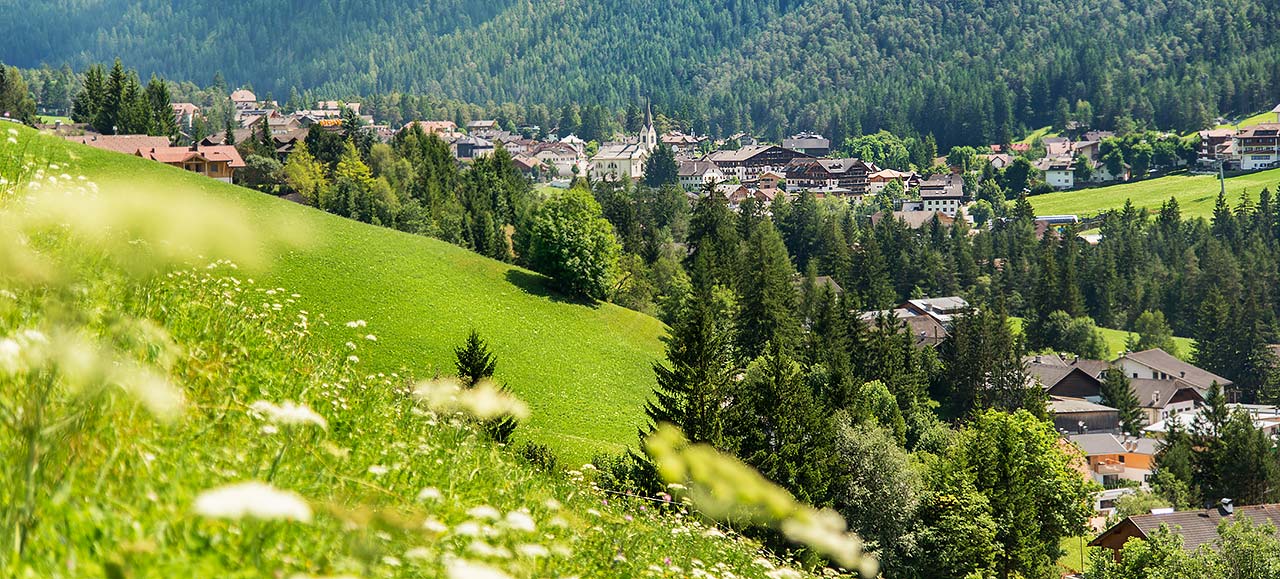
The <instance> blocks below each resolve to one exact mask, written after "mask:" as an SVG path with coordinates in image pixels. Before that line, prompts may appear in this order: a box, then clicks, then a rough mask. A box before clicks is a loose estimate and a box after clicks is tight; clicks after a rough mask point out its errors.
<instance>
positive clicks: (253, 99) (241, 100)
mask: <svg viewBox="0 0 1280 579" xmlns="http://www.w3.org/2000/svg"><path fill="white" fill-rule="evenodd" d="M231 105H232V106H234V107H235V108H237V109H256V108H258V97H257V95H255V94H253V92H252V91H249V90H247V89H243V88H242V89H239V90H235V91H232V92H231Z"/></svg>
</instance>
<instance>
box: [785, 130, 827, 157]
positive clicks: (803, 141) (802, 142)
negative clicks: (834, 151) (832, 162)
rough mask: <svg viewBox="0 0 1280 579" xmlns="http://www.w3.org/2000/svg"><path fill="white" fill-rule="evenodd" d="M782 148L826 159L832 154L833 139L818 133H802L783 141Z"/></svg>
mask: <svg viewBox="0 0 1280 579" xmlns="http://www.w3.org/2000/svg"><path fill="white" fill-rule="evenodd" d="M782 148H784V149H791V150H793V151H799V152H801V153H804V154H806V155H812V156H814V157H825V156H827V154H829V153H831V139H828V138H826V137H823V136H822V135H819V134H817V133H800V134H798V135H792V136H790V137H787V138H785V139H783V140H782Z"/></svg>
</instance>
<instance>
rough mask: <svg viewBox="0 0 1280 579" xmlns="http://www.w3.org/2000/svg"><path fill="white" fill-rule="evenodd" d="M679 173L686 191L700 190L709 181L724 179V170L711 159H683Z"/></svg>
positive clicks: (681, 183)
mask: <svg viewBox="0 0 1280 579" xmlns="http://www.w3.org/2000/svg"><path fill="white" fill-rule="evenodd" d="M678 174H679V178H680V186H681V187H683V188H684V190H685V191H698V190H700V189H702V188H703V187H705V186H706V185H707V183H715V182H717V181H724V172H723V171H721V170H720V167H717V166H716V164H715V163H712V162H711V161H682V162H681V163H680V168H679V171H678Z"/></svg>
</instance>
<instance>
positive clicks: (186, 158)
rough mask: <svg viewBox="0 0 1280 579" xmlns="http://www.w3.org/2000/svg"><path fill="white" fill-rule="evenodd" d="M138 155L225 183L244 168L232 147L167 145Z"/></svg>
mask: <svg viewBox="0 0 1280 579" xmlns="http://www.w3.org/2000/svg"><path fill="white" fill-rule="evenodd" d="M136 155H137V156H139V157H142V158H144V159H150V160H152V161H157V162H160V163H164V164H166V165H170V166H173V167H177V168H179V169H184V170H187V171H191V172H192V173H199V174H201V175H204V176H206V177H209V178H210V179H217V180H219V181H222V182H224V183H231V182H232V180H233V178H234V176H235V171H236V169H240V168H243V167H244V159H241V158H240V152H239V151H237V150H236V148H235V147H232V146H230V145H214V146H207V147H201V146H199V145H192V146H190V147H170V146H168V144H166V145H165V146H164V147H153V148H151V149H146V150H143V149H139V150H138V151H137V153H136Z"/></svg>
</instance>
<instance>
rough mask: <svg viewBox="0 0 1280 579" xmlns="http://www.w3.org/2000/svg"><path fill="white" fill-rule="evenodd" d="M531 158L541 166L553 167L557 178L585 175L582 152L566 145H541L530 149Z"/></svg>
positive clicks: (585, 166) (585, 167)
mask: <svg viewBox="0 0 1280 579" xmlns="http://www.w3.org/2000/svg"><path fill="white" fill-rule="evenodd" d="M531 156H532V157H533V158H535V159H537V160H538V162H540V163H542V164H543V165H549V166H551V167H554V168H555V172H556V175H557V176H559V177H569V176H572V175H586V174H587V169H588V167H587V164H586V159H585V158H584V157H583V156H582V152H581V151H579V150H578V149H575V148H574V147H573V146H572V145H570V144H568V143H563V142H560V143H541V144H539V145H537V146H535V147H534V148H533V149H532V151H531ZM575 169H576V170H575Z"/></svg>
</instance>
